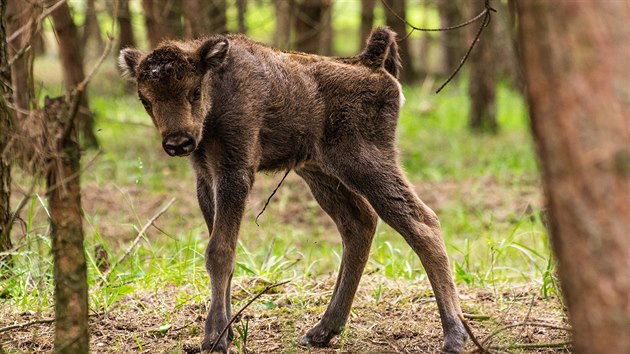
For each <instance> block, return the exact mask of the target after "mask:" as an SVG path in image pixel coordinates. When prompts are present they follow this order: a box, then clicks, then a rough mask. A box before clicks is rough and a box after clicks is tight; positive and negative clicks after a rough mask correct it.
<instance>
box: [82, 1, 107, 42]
mask: <svg viewBox="0 0 630 354" xmlns="http://www.w3.org/2000/svg"><path fill="white" fill-rule="evenodd" d="M90 41H94V44H95V49H96V51H97V52H98V53H100V52H102V51H103V48H104V47H105V43H104V42H103V37H102V36H101V27H100V26H99V25H98V17H97V16H96V5H95V0H87V2H86V4H85V20H84V22H83V36H82V37H81V43H82V44H83V48H86V47H87V46H88V45H89V43H90Z"/></svg>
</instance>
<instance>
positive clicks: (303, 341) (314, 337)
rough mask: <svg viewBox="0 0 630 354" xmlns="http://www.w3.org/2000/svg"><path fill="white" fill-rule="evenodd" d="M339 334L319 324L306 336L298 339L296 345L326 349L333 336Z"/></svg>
mask: <svg viewBox="0 0 630 354" xmlns="http://www.w3.org/2000/svg"><path fill="white" fill-rule="evenodd" d="M339 333H341V331H340V330H338V331H335V330H331V329H327V328H325V327H324V326H321V325H320V324H317V325H316V326H315V327H313V328H311V329H310V330H309V331H308V332H306V334H305V335H304V336H303V337H302V338H300V340H299V341H298V344H299V345H300V346H303V347H319V348H321V347H326V346H328V343H330V340H331V339H333V337H334V336H336V335H337V334H339Z"/></svg>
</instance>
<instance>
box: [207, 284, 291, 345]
mask: <svg viewBox="0 0 630 354" xmlns="http://www.w3.org/2000/svg"><path fill="white" fill-rule="evenodd" d="M290 281H291V280H285V281H283V282H280V283H275V284H271V285H269V286H268V287H266V288H264V289H263V290H262V291H261V292H259V293H258V294H256V296H254V297H253V298H252V299H251V300H249V301H248V302H247V303H246V304H245V306H243V307H241V309H240V310H238V312H237V313H236V314H235V315H234V316H232V318H231V319H230V321H229V322H228V323H227V325H225V327H223V330H222V331H221V333H219V336H218V337H217V339H216V340H215V341H214V344H212V347H211V348H210V352H211V353H212V351H213V350H214V348H215V347H216V346H217V343H219V339H221V337H223V335H224V334H225V332H227V330H228V328H230V326H231V325H232V323H234V321H235V320H236V318H237V317H238V316H240V315H241V313H243V311H245V309H246V308H248V307H249V305H251V304H252V303H253V302H254V301H256V299H258V298H259V297H260V296H261V295H263V294H264V293H266V292H267V291H269V290H271V289H273V288H275V287H278V286H280V285H284V284H287V283H288V282H290Z"/></svg>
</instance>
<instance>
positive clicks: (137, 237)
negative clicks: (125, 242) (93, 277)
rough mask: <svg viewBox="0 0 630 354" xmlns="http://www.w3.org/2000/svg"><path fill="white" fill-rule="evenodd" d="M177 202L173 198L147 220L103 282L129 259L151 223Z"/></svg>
mask: <svg viewBox="0 0 630 354" xmlns="http://www.w3.org/2000/svg"><path fill="white" fill-rule="evenodd" d="M174 202H175V198H172V199H171V200H170V201H169V202H168V203H166V204H165V205H164V206H163V207H162V208H161V209H160V210H159V211H158V212H157V213H155V215H153V217H152V218H151V219H149V221H147V223H146V224H144V226H143V227H142V229H140V231H139V232H138V235H137V236H136V238H134V240H133V242H131V245H130V246H129V248H127V250H126V251H125V253H123V254H122V255H121V256H120V258H118V261H116V263H114V264H112V267H111V268H109V269H108V270H107V271H106V272H105V273H104V274H103V276H102V277H101V282H103V281H104V280H107V279H108V278H109V275H110V274H111V273H112V270H114V268H116V266H118V265H119V264H121V263H122V262H124V261H125V259H127V257H128V256H129V254H130V253H131V251H133V249H134V248H135V247H136V246H137V245H138V243H139V242H140V239H141V238H142V236H144V233H145V232H146V231H147V229H148V228H149V227H151V225H153V223H154V222H155V221H156V220H157V219H158V218H159V217H160V216H162V214H164V213H165V212H166V210H168V208H170V207H171V205H173V203H174Z"/></svg>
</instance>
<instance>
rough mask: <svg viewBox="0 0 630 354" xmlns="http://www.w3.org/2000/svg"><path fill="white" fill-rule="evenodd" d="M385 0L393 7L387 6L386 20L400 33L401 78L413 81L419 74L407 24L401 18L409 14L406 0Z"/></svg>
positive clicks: (404, 80)
mask: <svg viewBox="0 0 630 354" xmlns="http://www.w3.org/2000/svg"><path fill="white" fill-rule="evenodd" d="M384 2H385V3H386V4H387V6H389V8H390V9H391V11H390V10H389V9H387V8H385V22H386V23H387V25H388V26H389V27H390V28H391V29H392V30H394V32H396V33H398V53H400V60H401V61H402V70H401V71H400V80H401V81H402V82H405V83H411V82H413V81H414V80H415V79H416V77H417V75H416V71H415V69H414V66H413V64H414V61H413V60H412V59H411V52H410V50H409V41H408V38H406V37H407V25H406V24H405V22H403V21H401V20H400V18H402V19H405V18H406V16H407V14H406V8H407V7H406V4H405V0H384ZM396 15H398V16H396ZM398 17H400V18H398Z"/></svg>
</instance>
